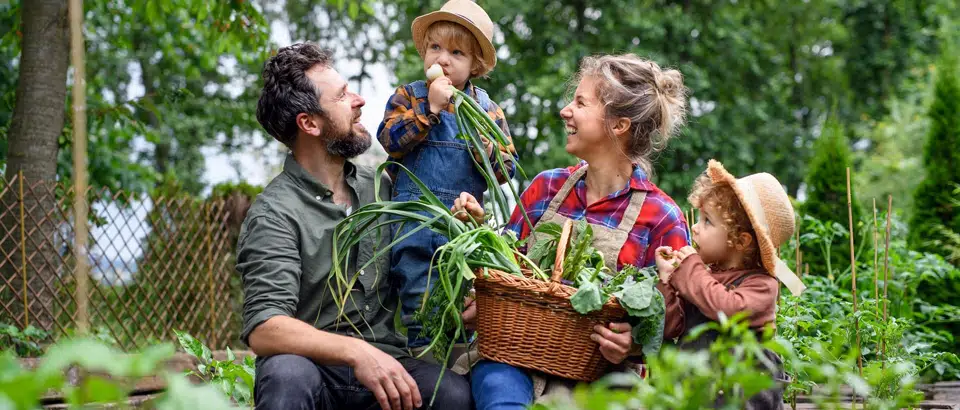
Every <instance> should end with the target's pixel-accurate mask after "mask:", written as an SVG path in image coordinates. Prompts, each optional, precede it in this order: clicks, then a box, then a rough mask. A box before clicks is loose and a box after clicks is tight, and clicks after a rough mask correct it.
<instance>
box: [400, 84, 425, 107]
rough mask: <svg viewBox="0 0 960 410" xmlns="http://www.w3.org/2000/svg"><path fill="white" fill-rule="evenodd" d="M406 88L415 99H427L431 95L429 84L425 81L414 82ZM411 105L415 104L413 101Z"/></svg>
mask: <svg viewBox="0 0 960 410" xmlns="http://www.w3.org/2000/svg"><path fill="white" fill-rule="evenodd" d="M404 87H405V88H406V89H407V93H408V94H409V95H410V96H412V97H413V98H427V95H429V94H430V89H429V88H427V82H426V81H423V80H419V81H414V82H412V83H410V84H407V85H405V86H404ZM411 103H413V101H411Z"/></svg>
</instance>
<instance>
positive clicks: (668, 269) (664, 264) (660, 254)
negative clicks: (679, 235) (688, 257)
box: [654, 246, 680, 283]
mask: <svg viewBox="0 0 960 410" xmlns="http://www.w3.org/2000/svg"><path fill="white" fill-rule="evenodd" d="M654 260H655V261H656V262H657V271H658V272H659V273H660V275H659V276H660V281H661V282H663V283H670V276H671V275H673V271H675V270H677V267H679V266H680V259H678V258H677V254H676V253H675V252H674V251H673V248H671V247H669V246H661V247H659V248H657V253H656V255H655V256H654Z"/></svg>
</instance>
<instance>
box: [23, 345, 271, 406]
mask: <svg viewBox="0 0 960 410" xmlns="http://www.w3.org/2000/svg"><path fill="white" fill-rule="evenodd" d="M212 353H213V358H214V359H216V360H221V361H222V360H227V352H226V351H223V350H217V351H214V352H212ZM234 354H235V355H236V357H237V359H236V360H235V361H234V363H242V362H243V360H244V358H246V357H247V356H254V354H253V352H251V351H249V350H241V351H237V352H234ZM198 363H199V360H197V359H196V358H194V357H193V356H190V355H189V354H186V353H183V352H177V353H175V354H174V356H173V357H172V358H170V359H169V360H167V362H166V364H165V365H164V368H165V369H166V370H167V371H169V372H171V373H175V374H183V373H184V372H186V371H187V370H196V366H197V364H198ZM20 364H21V365H22V366H23V367H24V368H26V369H31V370H32V369H34V368H36V367H37V366H38V365H39V364H40V359H38V358H25V359H20ZM66 377H67V381H68V382H69V383H70V384H72V385H77V383H78V382H79V378H80V376H79V373H78V372H77V371H76V369H75V368H71V369H69V370H67V372H66ZM190 380H191V381H193V382H194V383H199V382H200V379H199V378H197V377H195V376H191V377H190ZM166 387H167V385H166V382H165V381H164V380H163V378H162V377H160V376H147V377H142V378H139V379H137V380H136V381H135V382H134V383H133V389H132V391H131V393H130V394H131V396H136V395H144V394H145V395H150V394H154V393H157V392H161V391H163V390H164V389H166ZM40 400H41V402H42V403H43V404H44V405H54V404H60V403H63V396H62V395H61V394H60V392H57V391H48V392H47V393H45V394H44V395H43V397H41V399H40Z"/></svg>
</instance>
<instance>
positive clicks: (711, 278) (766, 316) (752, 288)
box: [661, 254, 780, 338]
mask: <svg viewBox="0 0 960 410" xmlns="http://www.w3.org/2000/svg"><path fill="white" fill-rule="evenodd" d="M754 272H757V269H742V270H728V271H719V272H711V271H710V270H709V269H707V266H706V265H704V263H703V260H702V259H700V255H697V254H694V255H690V256H688V257H687V258H686V259H684V260H683V262H682V263H681V264H680V266H679V267H678V268H677V270H676V271H674V272H673V275H672V276H671V277H670V283H668V284H666V285H665V286H664V287H663V288H661V292H663V293H664V299H665V300H667V301H672V300H673V299H680V303H682V304H686V303H692V304H694V305H695V306H696V307H697V308H699V309H700V312H702V313H703V314H704V315H705V316H706V317H708V318H710V319H712V320H717V318H718V314H717V312H723V313H724V314H725V315H727V316H728V317H729V316H733V315H734V314H736V313H739V312H743V311H748V312H750V316H749V320H750V327H751V328H755V329H758V328H762V327H766V326H770V327H773V326H775V322H776V308H777V292H779V291H780V284H779V282H777V279H776V278H774V277H773V276H771V275H769V274H766V273H764V274H763V275H753V276H750V277H748V278H746V279H744V280H743V282H742V283H740V286H737V287H736V288H732V289H730V290H727V285H729V284H730V283H732V282H733V281H735V280H737V279H738V278H740V277H742V276H744V275H746V274H749V273H754ZM664 288H665V289H664ZM664 290H666V291H665V292H664ZM670 292H672V293H673V295H670V296H668V295H667V293H670ZM678 311H679V314H678V313H677V312H678ZM668 313H669V314H667V316H666V323H665V329H664V330H665V332H664V333H666V334H665V336H666V337H667V338H669V337H671V334H673V335H679V334H678V333H681V332H682V331H683V328H684V319H685V318H684V317H683V316H684V315H683V309H676V310H673V311H670V312H668Z"/></svg>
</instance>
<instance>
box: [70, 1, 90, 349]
mask: <svg viewBox="0 0 960 410" xmlns="http://www.w3.org/2000/svg"><path fill="white" fill-rule="evenodd" d="M69 13H70V65H72V66H73V124H72V125H73V189H74V191H73V192H74V197H73V223H74V230H73V232H74V238H73V239H74V247H73V251H74V256H75V257H76V259H77V266H76V270H75V271H74V275H75V277H76V281H77V295H76V296H77V328H78V330H79V331H80V334H86V333H87V331H88V329H89V328H90V318H89V315H88V313H87V306H88V305H89V298H90V293H89V291H88V288H89V284H88V283H87V279H88V272H89V270H90V267H89V265H88V263H89V261H88V260H87V257H88V251H87V235H88V229H87V214H88V211H89V209H88V204H87V95H86V91H87V81H86V70H85V69H84V62H83V52H84V48H83V0H70V7H69Z"/></svg>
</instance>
